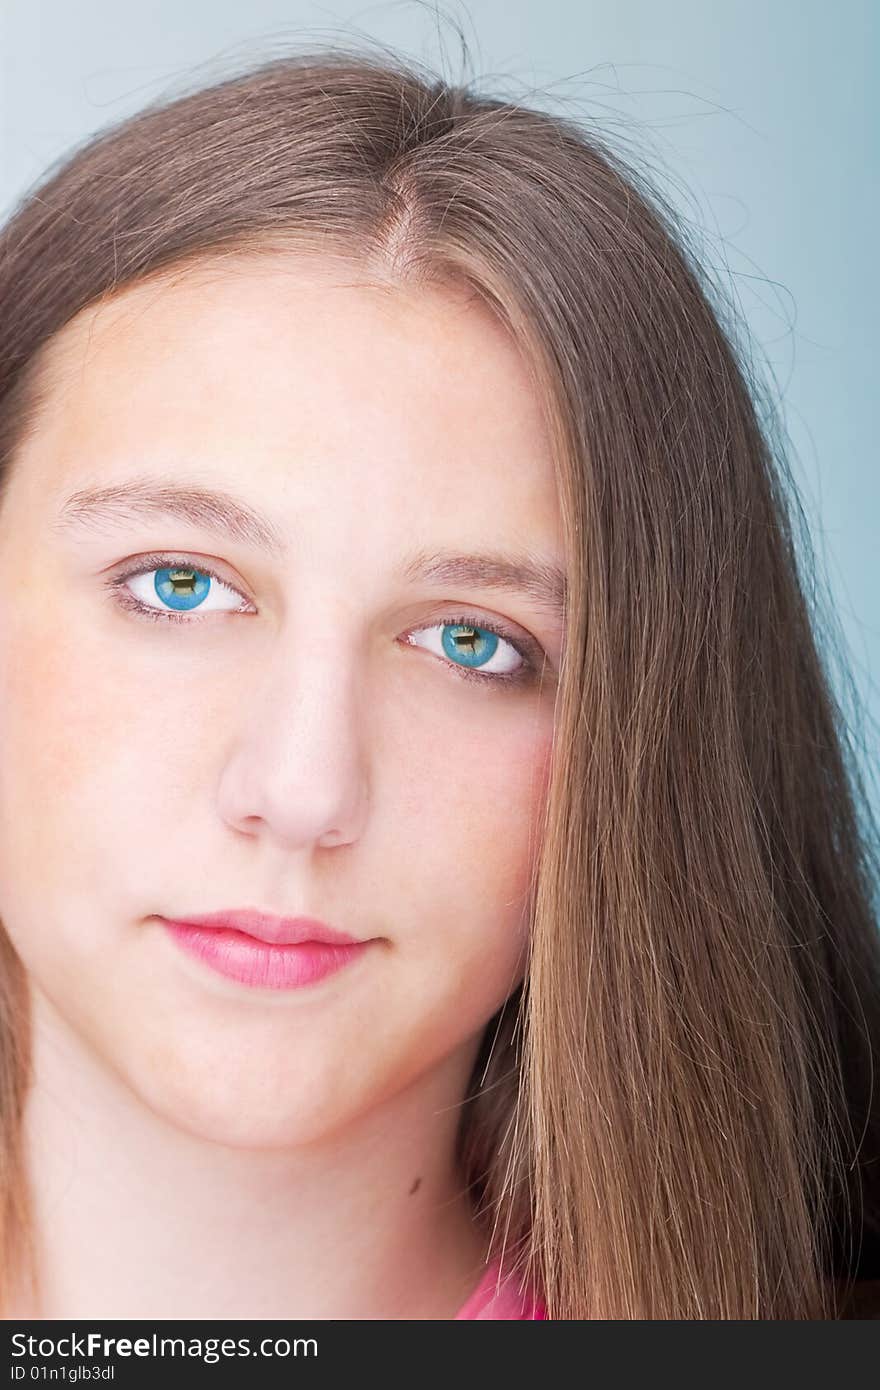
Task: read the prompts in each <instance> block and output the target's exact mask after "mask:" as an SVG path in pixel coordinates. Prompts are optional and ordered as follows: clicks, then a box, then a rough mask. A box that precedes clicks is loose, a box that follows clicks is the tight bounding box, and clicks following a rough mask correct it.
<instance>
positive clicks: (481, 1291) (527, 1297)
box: [455, 1259, 547, 1321]
mask: <svg viewBox="0 0 880 1390" xmlns="http://www.w3.org/2000/svg"><path fill="white" fill-rule="evenodd" d="M500 1273H501V1264H500V1260H497V1259H496V1260H493V1261H492V1262H491V1263H490V1264H488V1265H487V1266H486V1268H485V1270H484V1271H483V1275H482V1277H481V1279H480V1282H479V1283H478V1284H477V1286H476V1288H475V1289H474V1291H473V1293H471V1295H470V1297H469V1298H467V1299H466V1300H465V1302H464V1303H463V1304H462V1306H461V1307H460V1308H459V1310H458V1312H457V1313H456V1315H455V1321H458V1319H459V1318H518V1319H526V1318H528V1319H538V1318H546V1317H547V1312H546V1309H545V1307H544V1303H543V1300H542V1299H541V1298H539V1297H538V1295H537V1294H536V1293H535V1292H534V1291H533V1290H531V1289H529V1288H524V1287H523V1286H522V1285H521V1284H520V1283H518V1281H517V1280H516V1279H515V1278H514V1277H512V1276H510V1277H507V1278H505V1279H501V1278H500V1277H499V1276H500Z"/></svg>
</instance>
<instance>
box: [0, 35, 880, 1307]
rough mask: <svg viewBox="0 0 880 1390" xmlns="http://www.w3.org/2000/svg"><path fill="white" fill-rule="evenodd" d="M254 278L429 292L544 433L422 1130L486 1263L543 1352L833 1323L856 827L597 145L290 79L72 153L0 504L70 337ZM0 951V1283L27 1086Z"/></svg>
mask: <svg viewBox="0 0 880 1390" xmlns="http://www.w3.org/2000/svg"><path fill="white" fill-rule="evenodd" d="M279 249H283V250H285V251H289V253H290V254H291V255H295V254H297V252H298V251H302V252H317V253H318V254H319V255H334V256H338V257H341V258H343V259H344V260H347V261H349V262H351V263H354V264H357V265H358V266H359V267H360V268H361V269H362V270H363V269H366V270H367V271H368V272H369V274H371V275H373V276H374V277H376V278H377V279H381V280H383V282H385V283H387V284H389V285H391V286H394V285H401V286H418V285H442V284H466V285H468V286H469V287H470V288H471V289H472V290H473V291H474V292H476V293H477V294H479V295H480V296H481V298H482V300H483V301H485V303H486V304H488V305H489V306H490V307H491V308H492V310H493V311H494V312H495V313H496V314H497V315H498V316H499V319H500V320H501V321H502V322H503V323H504V324H505V325H506V327H507V328H508V330H509V331H510V333H511V334H512V335H514V336H515V339H516V340H517V342H518V343H519V344H520V346H521V349H522V352H523V354H524V356H525V360H526V361H527V364H528V367H529V371H530V372H531V378H532V380H533V382H534V386H535V390H536V392H537V393H538V396H539V399H540V400H541V402H542V403H543V406H544V409H545V413H546V421H547V426H548V431H549V438H550V440H551V443H552V450H553V463H554V468H555V470H556V477H557V481H558V496H559V503H560V509H561V516H562V522H563V527H564V539H565V544H566V549H567V563H568V580H569V592H568V603H567V614H566V635H565V651H564V658H563V669H562V675H561V682H560V686H559V691H558V697H557V704H556V711H555V714H556V725H555V730H556V732H555V740H554V761H553V768H552V777H551V781H550V784H549V788H548V792H547V799H546V809H545V821H544V833H543V835H542V837H541V842H540V844H537V845H536V846H535V856H534V871H533V878H532V901H531V903H530V911H531V940H530V957H529V961H528V968H527V972H526V976H525V979H524V981H523V984H522V986H521V987H520V988H519V989H518V990H517V991H516V992H515V993H514V994H513V995H512V996H511V998H510V999H509V1000H508V1001H507V1002H506V1004H505V1006H504V1008H503V1009H502V1010H500V1012H499V1014H498V1015H497V1016H496V1017H495V1018H493V1019H492V1020H491V1021H490V1023H489V1024H488V1026H487V1028H486V1031H485V1039H484V1043H483V1047H482V1051H481V1053H480V1056H479V1058H478V1061H477V1065H476V1067H475V1069H474V1073H473V1078H472V1084H471V1086H470V1089H469V1092H468V1095H467V1096H466V1097H465V1098H464V1103H463V1106H462V1118H461V1129H460V1147H459V1158H460V1162H461V1166H462V1178H463V1181H464V1182H466V1183H467V1185H468V1189H469V1191H470V1192H471V1194H472V1197H473V1206H474V1213H475V1218H476V1219H477V1220H479V1221H480V1222H483V1223H485V1229H486V1232H487V1235H488V1237H489V1238H490V1241H491V1252H492V1253H495V1254H500V1255H502V1256H503V1258H504V1261H505V1265H506V1266H508V1267H515V1268H516V1269H517V1270H519V1271H521V1272H522V1273H524V1274H526V1275H527V1276H528V1277H529V1278H531V1280H532V1281H533V1283H534V1284H535V1285H536V1286H537V1287H538V1288H539V1290H540V1291H541V1292H543V1294H544V1297H545V1299H546V1302H547V1307H548V1314H549V1316H550V1317H551V1318H563V1319H572V1318H711V1319H719V1318H775V1319H783V1318H785V1319H792V1318H795V1319H804V1318H806V1319H811V1318H828V1317H836V1316H838V1315H839V1311H838V1310H839V1308H840V1306H841V1305H840V1303H839V1302H838V1297H839V1292H840V1287H841V1284H842V1282H845V1281H848V1280H849V1279H851V1278H852V1277H853V1276H855V1275H865V1274H870V1273H874V1274H876V1275H880V1267H878V1266H877V1264H876V1262H877V1258H878V1257H877V1250H878V1244H877V1242H878V1238H880V1162H878V1158H880V1142H878V1141H880V1102H878V1097H877V1088H876V1086H875V1083H874V1073H875V1071H876V1070H877V1064H878V1060H880V937H878V931H877V921H876V916H875V906H874V904H873V902H872V891H873V888H874V884H875V882H876V878H877V866H878V855H877V844H876V826H875V824H874V822H873V820H872V816H871V810H870V804H869V801H868V797H867V795H866V793H865V789H864V786H863V784H862V781H861V771H860V768H859V766H858V761H857V759H856V757H855V756H854V754H853V751H852V749H851V747H850V730H849V728H848V727H847V721H846V717H845V714H844V712H843V710H842V707H841V706H840V705H839V704H838V702H837V700H836V698H835V695H834V693H833V691H832V687H831V680H830V675H829V672H828V666H827V659H826V658H827V652H823V651H822V650H821V647H820V643H819V640H818V632H819V627H820V622H822V623H823V624H824V627H825V628H826V629H827V628H829V627H830V617H829V615H828V614H825V616H824V618H823V616H822V613H821V608H820V605H819V603H818V601H817V597H816V593H815V579H814V578H813V565H812V562H811V560H810V558H809V557H810V547H809V537H808V534H807V531H806V528H805V527H804V526H803V525H802V527H801V534H800V553H799V550H798V534H797V532H796V529H795V525H794V523H795V521H796V520H797V518H798V516H799V515H800V513H799V503H798V499H797V494H796V490H795V488H794V486H793V484H792V481H791V477H790V475H789V473H788V471H787V465H786V462H785V450H784V448H783V446H782V441H781V436H782V431H781V429H780V427H779V422H778V419H777V418H776V416H775V414H774V406H773V402H772V400H771V397H770V393H769V392H768V391H767V390H766V388H765V387H763V386H762V385H761V383H760V381H759V378H758V376H757V373H755V372H754V371H753V369H751V368H749V367H747V365H746V363H747V360H748V358H749V352H748V346H747V342H746V338H745V335H744V334H743V332H742V325H741V324H738V323H737V320H736V316H735V314H734V313H733V312H732V311H731V309H730V306H729V305H728V304H726V303H725V299H724V295H723V294H722V292H721V290H720V289H719V287H718V286H717V285H716V286H713V285H712V284H711V283H710V280H709V277H708V275H707V273H706V272H705V269H704V268H701V266H700V264H699V258H698V257H697V256H696V255H695V254H694V253H693V251H692V250H691V248H690V247H689V245H688V237H687V234H686V233H685V231H684V228H683V226H682V225H681V224H680V223H679V222H678V220H677V218H676V215H675V213H674V212H673V210H672V209H671V208H670V207H669V206H668V205H667V204H666V202H665V200H664V197H663V194H662V193H661V191H660V190H659V188H655V187H652V186H651V181H650V179H649V177H648V176H647V175H646V174H645V173H644V171H637V170H636V169H635V168H634V167H632V166H630V165H628V164H627V163H626V161H624V160H623V159H622V158H621V157H620V156H619V155H618V154H616V153H615V151H614V149H613V148H612V147H611V145H610V144H609V143H608V142H607V141H606V140H605V139H604V138H603V137H602V136H601V135H600V134H599V132H598V131H596V130H589V131H588V130H587V128H586V127H585V125H583V124H582V123H580V122H578V121H576V120H572V119H569V118H568V117H563V116H560V115H554V114H551V113H549V112H547V111H542V110H540V109H537V108H534V107H532V106H531V105H529V104H527V103H523V102H519V101H515V100H509V99H502V98H500V97H497V96H496V97H490V96H486V95H480V94H478V93H477V92H476V91H475V90H474V89H473V84H469V83H462V84H460V85H455V84H453V83H452V82H450V81H449V80H448V79H440V78H437V77H436V75H435V74H431V73H430V72H427V71H425V70H424V69H422V68H421V67H420V66H419V65H417V64H415V63H413V62H411V61H409V60H404V59H402V58H400V57H399V56H396V55H394V54H393V53H389V52H388V51H387V50H383V51H382V52H381V53H378V54H376V53H370V52H369V51H368V50H367V49H366V48H365V47H362V48H361V49H359V50H358V49H347V48H345V47H340V46H336V47H334V48H330V49H328V50H325V49H314V48H312V49H310V48H308V47H302V48H300V49H299V50H298V51H296V52H292V53H288V54H286V55H285V56H284V57H282V58H280V59H273V60H271V61H268V62H262V63H260V64H259V65H258V66H255V67H250V68H248V69H247V70H245V71H244V72H239V73H237V74H234V75H233V76H231V77H227V78H225V79H224V80H222V81H219V82H215V83H213V84H211V85H209V86H206V87H196V88H195V89H194V90H189V91H185V92H184V93H183V94H181V95H178V96H176V97H175V98H174V99H173V100H164V101H161V102H157V103H154V104H153V105H151V106H149V107H147V108H145V109H143V110H142V111H141V112H139V113H138V114H136V115H135V116H133V117H131V118H129V119H127V120H125V121H122V122H120V123H118V124H116V125H115V126H113V127H111V128H109V129H106V130H104V131H102V132H100V133H99V134H98V135H97V136H95V137H93V138H91V139H90V140H89V141H88V142H86V143H85V144H84V145H83V146H82V147H81V148H79V149H78V150H76V151H75V152H74V153H73V154H72V155H70V156H68V157H67V158H66V159H65V160H64V161H63V162H62V163H61V165H60V167H58V168H53V169H51V170H49V171H48V173H47V174H46V176H45V177H44V178H43V180H42V181H41V182H40V183H39V184H38V185H36V186H35V187H34V188H32V189H30V190H28V193H27V195H26V196H25V197H24V198H23V199H22V201H21V202H20V204H19V205H18V206H17V208H16V209H15V211H14V213H13V215H12V216H11V218H10V220H9V221H8V223H7V224H6V226H5V228H4V229H3V231H2V235H0V495H2V486H3V479H4V478H5V477H8V473H9V469H10V468H11V467H12V466H13V465H14V461H15V454H16V448H17V446H18V445H19V444H20V443H21V441H22V440H23V439H24V437H25V436H26V433H27V431H28V430H29V429H30V428H31V427H32V426H33V425H34V423H35V422H36V421H37V420H38V418H39V410H40V403H41V400H42V399H44V398H45V397H44V394H43V393H44V392H46V391H48V390H50V389H51V380H50V376H49V374H48V373H47V371H46V370H45V366H46V364H45V353H44V349H45V347H46V345H47V344H48V343H49V342H50V340H51V338H52V335H53V334H54V333H56V332H57V330H59V329H60V328H61V327H62V326H63V325H64V324H65V323H67V322H68V321H69V320H70V319H71V318H72V317H73V315H75V314H76V313H77V312H78V311H79V310H80V309H82V308H84V307H85V306H86V305H89V304H91V303H93V302H95V301H98V300H101V299H103V298H105V297H107V296H109V295H112V294H113V293H114V292H115V291H117V290H120V289H121V288H123V287H124V286H128V285H131V284H132V283H134V282H136V281H142V280H143V279H144V278H145V277H147V276H151V275H157V274H166V273H168V274H178V273H179V274H186V272H187V267H188V266H190V265H191V264H193V263H195V262H203V261H206V260H208V259H209V258H215V259H216V258H218V257H227V256H228V257H239V256H258V255H260V254H262V253H264V252H277V251H278V250H279ZM810 579H812V584H813V592H812V593H811V594H810V595H808V593H807V580H810ZM0 943H2V951H3V957H4V959H3V961H2V962H0V965H2V969H3V976H2V986H0V1006H2V1017H0V1083H2V1092H0V1164H2V1181H3V1202H4V1208H3V1230H2V1239H3V1249H4V1251H5V1261H4V1265H3V1274H4V1278H6V1279H7V1280H8V1277H9V1271H10V1270H11V1269H12V1262H13V1259H14V1258H18V1257H19V1252H24V1251H25V1250H26V1249H27V1248H28V1240H29V1236H30V1227H29V1217H28V1211H29V1207H28V1200H27V1175H26V1173H24V1172H23V1170H22V1161H21V1157H20V1149H19V1129H20V1117H21V1108H22V1100H23V1097H24V1095H25V1092H26V1086H27V1083H28V1066H29V1061H28V1058H29V1053H28V1047H27V1041H26V1029H27V999H26V989H25V980H24V978H23V973H22V969H21V966H20V962H19V961H18V958H17V956H16V955H15V953H14V952H13V950H12V948H11V946H10V945H9V943H8V938H6V936H5V933H3V932H0ZM872 1261H873V1262H875V1263H874V1265H873V1267H872V1263H871V1262H872Z"/></svg>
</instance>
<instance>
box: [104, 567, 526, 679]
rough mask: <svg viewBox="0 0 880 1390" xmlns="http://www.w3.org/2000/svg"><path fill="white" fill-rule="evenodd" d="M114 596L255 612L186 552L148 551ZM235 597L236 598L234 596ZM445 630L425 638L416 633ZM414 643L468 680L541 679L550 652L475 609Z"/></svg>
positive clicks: (166, 609) (135, 608)
mask: <svg viewBox="0 0 880 1390" xmlns="http://www.w3.org/2000/svg"><path fill="white" fill-rule="evenodd" d="M107 586H108V588H109V589H110V591H111V593H112V596H113V599H114V602H116V603H117V604H118V605H119V606H120V607H121V608H124V609H126V610H127V611H129V612H132V613H135V614H137V616H138V617H142V618H146V619H147V620H148V621H151V622H160V623H162V622H165V623H168V622H171V623H177V624H184V625H187V624H188V625H189V626H192V624H193V622H201V621H202V618H201V616H198V617H196V618H194V619H189V618H187V617H185V616H183V615H184V614H187V613H193V614H196V613H198V614H199V615H201V614H202V613H211V612H213V613H247V612H253V611H255V610H254V609H252V608H251V606H250V604H249V601H248V600H247V599H246V598H244V596H243V595H242V594H241V593H239V591H238V590H237V589H234V588H233V587H232V586H231V585H230V584H227V583H226V582H225V581H224V580H223V579H222V578H221V577H220V575H219V574H217V573H216V572H215V571H214V570H213V569H211V567H210V566H207V567H206V566H205V565H203V564H200V565H198V566H195V565H193V564H191V562H190V560H189V559H188V558H187V557H186V556H183V557H180V558H178V557H170V556H168V555H145V556H142V557H141V559H140V560H139V562H138V563H137V565H133V566H132V567H131V568H130V569H128V570H126V571H124V572H123V573H121V574H117V575H115V576H114V577H113V578H112V579H110V580H109V581H108V583H107ZM230 599H231V602H230V601H229V600H230ZM438 632H439V633H440V634H441V636H440V638H439V645H436V643H437V639H436V638H434V637H433V636H432V637H431V640H430V642H428V643H426V644H423V643H421V642H416V641H415V640H414V634H422V633H429V634H434V633H438ZM403 640H404V641H405V642H406V643H407V644H408V645H409V646H413V647H418V646H423V645H425V646H427V650H429V651H433V652H434V653H435V654H436V655H437V656H438V657H440V658H441V660H442V661H443V662H444V663H445V664H446V665H447V667H448V668H449V669H450V670H451V671H453V672H454V673H455V675H457V676H459V677H460V678H461V679H462V680H470V681H480V682H482V684H483V685H491V684H495V685H498V684H506V685H525V684H530V683H532V682H535V683H537V682H538V679H539V678H540V677H542V675H543V666H544V662H545V659H546V658H545V656H544V652H543V649H542V648H541V647H540V645H539V644H538V643H537V642H536V641H535V640H534V638H529V639H524V638H523V637H521V636H514V635H513V634H512V633H511V634H509V635H508V634H506V633H505V632H504V630H503V629H502V628H501V627H498V628H496V627H492V626H487V625H485V624H478V622H477V620H476V619H475V618H474V617H472V616H471V615H469V614H464V615H456V616H455V617H448V618H445V619H443V620H442V621H439V622H437V623H434V624H431V625H430V626H426V627H421V628H413V629H411V630H410V632H409V633H407V634H406V636H405V637H404V639H403Z"/></svg>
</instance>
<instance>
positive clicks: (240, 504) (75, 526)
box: [53, 478, 568, 617]
mask: <svg viewBox="0 0 880 1390" xmlns="http://www.w3.org/2000/svg"><path fill="white" fill-rule="evenodd" d="M156 516H167V517H174V518H175V519H177V520H182V521H185V522H188V523H189V524H190V525H192V526H197V527H200V528H201V529H203V530H206V531H211V532H213V533H214V534H216V535H218V536H221V537H224V538H226V539H231V540H233V541H236V542H241V543H243V544H245V545H249V546H251V547H253V548H255V549H258V550H263V551H266V552H267V553H268V554H270V555H272V556H274V557H276V558H281V557H283V556H284V555H286V554H287V552H288V550H289V543H288V541H287V540H286V538H285V536H284V535H283V533H282V532H281V531H280V530H279V529H278V528H277V526H276V525H275V524H274V522H272V521H271V520H270V518H269V517H267V516H265V515H264V514H263V513H261V512H258V511H255V510H254V509H253V508H252V507H251V506H249V505H248V504H247V503H246V502H244V501H243V500H242V499H241V498H239V497H234V496H233V495H232V494H231V493H228V492H223V491H218V490H216V489H212V488H205V487H200V486H197V485H193V484H188V483H182V482H180V481H175V480H172V479H169V480H162V479H155V478H149V479H146V478H134V479H129V480H127V481H126V482H124V483H113V484H109V485H107V486H105V487H92V488H81V489H79V490H78V491H77V492H74V493H71V495H70V496H69V497H67V498H66V499H65V501H64V502H63V504H62V506H61V508H60V510H59V513H58V516H57V517H56V518H55V520H54V523H53V529H54V530H55V531H57V532H59V533H62V532H69V531H74V530H80V529H85V530H97V531H101V530H103V529H105V528H110V529H116V528H119V527H124V526H128V525H133V524H136V523H137V522H139V521H143V520H145V519H146V520H150V519H152V518H153V517H156ZM398 574H399V576H400V577H401V578H404V579H407V580H416V581H423V582H425V583H428V584H434V585H437V586H440V585H445V584H469V585H473V586H475V587H477V588H486V589H501V590H508V591H511V592H518V593H521V594H524V595H525V596H526V597H528V598H529V599H531V600H532V602H534V603H535V604H537V605H538V606H539V607H541V608H545V609H546V610H547V611H548V612H549V613H550V614H552V615H553V616H556V617H561V616H562V614H563V612H564V609H565V605H566V601H567V593H568V584H567V579H566V575H565V571H564V570H563V569H562V567H561V566H560V565H558V564H557V563H556V562H555V561H553V560H548V559H544V558H542V557H541V556H537V555H534V554H532V553H531V552H525V553H522V554H518V555H504V554H500V553H498V552H493V553H489V554H481V555H477V554H458V553H456V552H454V551H450V550H417V551H415V552H413V553H411V554H410V555H409V556H408V557H407V558H406V559H405V560H404V562H403V564H402V566H401V568H400V570H399V571H398Z"/></svg>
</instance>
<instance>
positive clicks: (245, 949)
mask: <svg viewBox="0 0 880 1390" xmlns="http://www.w3.org/2000/svg"><path fill="white" fill-rule="evenodd" d="M159 921H160V922H161V923H162V925H163V926H164V927H165V929H166V931H167V932H168V933H169V935H170V936H171V937H172V938H173V939H174V941H175V942H176V943H177V945H178V946H180V947H181V948H182V949H183V950H184V951H186V952H187V953H188V954H189V955H192V956H195V957H197V958H198V959H199V960H201V961H203V962H204V964H206V965H208V966H210V967H211V968H212V969H213V970H216V971H218V972H219V973H220V974H221V975H226V976H227V977H228V978H230V979H233V980H237V981H239V983H241V984H246V985H256V986H260V987H262V988H264V989H295V988H297V987H299V986H300V985H307V984H312V983H314V982H316V981H317V980H321V979H323V978H324V977H325V976H327V975H330V974H332V973H333V972H334V971H336V970H340V969H341V968H342V966H344V965H347V964H348V963H349V962H350V961H353V960H355V959H356V958H357V957H358V956H359V955H362V954H363V952H364V951H365V950H366V948H367V946H369V945H370V944H371V941H369V940H367V941H358V940H357V939H356V938H355V937H352V936H349V935H348V934H347V933H345V932H339V931H336V930H335V929H334V928H332V927H328V926H327V925H326V923H323V922H318V921H315V920H314V919H311V918H307V917H273V916H270V915H267V914H266V913H262V912H257V911H254V910H252V909H241V910H238V909H236V910H233V911H228V912H211V913H206V914H203V915H202V916H198V917H184V918H180V919H177V920H174V921H172V920H170V919H169V918H166V917H160V918H159ZM374 939H376V938H374Z"/></svg>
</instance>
